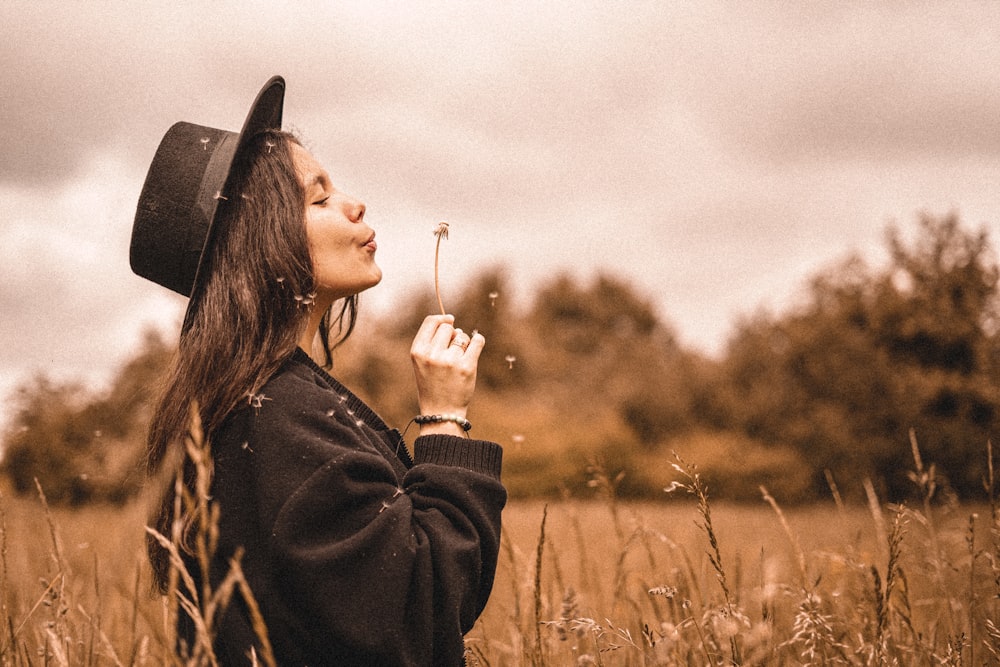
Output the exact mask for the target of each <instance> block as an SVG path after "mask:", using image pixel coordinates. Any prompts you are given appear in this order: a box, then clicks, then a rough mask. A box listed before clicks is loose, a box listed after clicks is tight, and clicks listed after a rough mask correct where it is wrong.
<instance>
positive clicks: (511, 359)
mask: <svg viewBox="0 0 1000 667" xmlns="http://www.w3.org/2000/svg"><path fill="white" fill-rule="evenodd" d="M503 360H504V361H506V362H507V368H511V369H512V368H514V362H515V361H517V357H515V356H514V355H513V354H508V355H507V356H506V357H504V358H503Z"/></svg>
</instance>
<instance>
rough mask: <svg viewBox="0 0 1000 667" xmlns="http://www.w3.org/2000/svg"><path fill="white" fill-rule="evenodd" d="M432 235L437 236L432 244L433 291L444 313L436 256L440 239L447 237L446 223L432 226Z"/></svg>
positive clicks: (438, 252)
mask: <svg viewBox="0 0 1000 667" xmlns="http://www.w3.org/2000/svg"><path fill="white" fill-rule="evenodd" d="M434 236H436V237H437V244H436V245H435V246H434V293H435V294H436V295H437V300H438V307H439V308H440V309H441V314H442V315H444V314H445V311H444V303H443V302H442V301H441V283H440V281H439V280H438V258H439V257H440V255H441V239H446V238H448V223H447V222H439V223H438V225H437V227H435V228H434Z"/></svg>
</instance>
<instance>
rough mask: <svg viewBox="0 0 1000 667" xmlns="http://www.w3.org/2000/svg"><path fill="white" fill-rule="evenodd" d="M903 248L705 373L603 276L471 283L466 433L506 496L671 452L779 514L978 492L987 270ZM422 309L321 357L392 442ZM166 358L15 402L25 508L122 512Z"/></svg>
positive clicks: (978, 238) (663, 468)
mask: <svg viewBox="0 0 1000 667" xmlns="http://www.w3.org/2000/svg"><path fill="white" fill-rule="evenodd" d="M910 236H911V237H912V239H910V240H907V239H906V238H905V237H904V234H903V233H902V231H901V230H900V229H899V228H898V227H896V226H889V227H888V228H887V229H886V241H885V242H886V249H887V250H888V257H889V259H888V261H887V263H886V264H885V265H884V266H870V265H869V264H867V263H866V262H864V261H863V260H862V259H861V258H860V257H857V256H853V257H850V258H847V259H845V260H843V261H842V262H840V263H839V264H837V265H835V266H833V267H832V268H829V269H827V270H825V271H822V272H820V273H818V274H817V275H815V276H813V277H812V278H810V279H809V280H808V281H807V282H806V284H805V285H804V286H803V288H802V294H801V298H800V299H799V301H798V302H797V304H796V305H794V306H791V307H788V308H787V309H786V310H784V311H782V312H768V311H757V312H753V313H749V314H746V315H745V316H744V317H743V318H742V319H740V320H739V321H738V322H736V323H735V324H734V327H733V330H732V332H731V334H730V337H729V340H728V343H727V344H726V346H725V348H724V350H723V351H722V353H721V354H719V355H718V357H717V358H713V357H707V356H705V355H703V354H701V353H699V352H697V351H694V350H691V349H687V348H685V347H684V346H683V345H681V344H680V343H679V342H678V339H677V337H676V336H675V334H674V332H673V329H672V327H671V325H670V323H669V322H667V321H665V320H664V319H663V318H662V317H661V316H660V315H659V314H658V313H657V311H656V308H655V306H654V305H653V302H652V301H651V299H650V298H649V297H648V296H646V295H643V294H641V293H640V292H639V291H637V290H636V289H635V288H634V287H633V286H632V285H630V284H629V283H628V282H627V281H624V280H622V279H620V278H618V277H616V276H613V275H609V274H598V275H596V276H594V277H593V278H592V279H589V280H579V279H576V278H574V277H572V276H570V275H568V274H559V275H555V276H553V277H552V278H551V279H549V280H548V281H546V282H545V283H543V284H540V285H539V286H537V288H536V290H535V293H534V294H533V295H531V298H530V303H527V304H518V303H513V300H512V299H510V298H507V295H508V294H509V293H510V292H511V290H510V289H509V276H508V275H507V274H506V272H505V270H504V269H503V267H492V268H487V269H485V270H483V271H482V272H480V273H479V274H478V275H477V276H475V277H474V279H473V280H472V281H471V282H470V283H469V284H468V285H467V287H466V288H465V289H464V291H463V292H462V293H461V294H459V295H458V296H457V297H456V299H455V302H454V304H449V309H450V310H452V312H454V313H455V314H456V317H457V319H458V321H459V322H461V323H462V324H463V326H465V327H466V328H472V327H475V328H477V329H478V330H479V331H482V332H483V333H484V335H485V336H486V337H487V340H488V344H487V349H486V351H485V352H484V355H483V357H482V359H481V363H480V371H479V389H478V392H477V397H476V402H475V404H474V410H473V413H472V414H471V415H470V418H471V419H472V420H473V422H474V424H475V425H476V430H477V432H479V433H480V434H481V435H482V437H490V438H493V439H496V440H498V441H500V442H501V444H503V445H504V446H505V476H506V483H507V485H508V487H509V488H510V490H511V493H512V495H514V496H520V497H525V496H559V495H567V494H568V495H579V494H584V493H587V492H588V490H589V489H594V488H598V489H599V488H604V487H607V486H608V485H609V484H610V485H613V486H614V487H615V491H616V493H618V494H620V495H622V496H627V497H642V498H661V497H663V492H662V489H663V487H664V486H665V485H666V484H668V483H669V480H670V478H671V466H670V463H671V462H672V461H673V458H674V457H675V456H682V457H683V458H684V460H686V461H689V462H691V463H694V464H696V465H697V466H698V467H699V469H700V470H701V472H702V475H703V477H704V478H705V479H706V480H707V481H708V483H709V484H710V486H711V488H712V492H713V495H715V496H716V497H721V498H732V499H738V500H745V499H750V498H751V497H753V498H759V497H760V491H759V487H760V485H761V484H764V485H765V486H767V488H768V489H769V490H770V491H771V492H772V494H773V495H775V497H777V498H778V499H779V500H783V501H784V502H805V501H811V500H815V499H817V498H822V497H829V496H830V494H831V493H835V494H837V495H838V496H841V497H844V498H862V497H863V493H864V488H865V485H866V484H868V483H869V482H870V483H871V485H873V486H874V487H875V488H876V489H877V490H878V491H879V492H880V493H881V494H882V496H883V497H885V498H889V499H895V500H902V499H905V498H907V497H908V496H909V495H912V494H913V492H914V491H915V484H914V480H915V476H919V475H923V480H924V483H927V482H928V481H929V482H930V483H933V484H936V485H937V486H938V488H940V489H943V490H945V491H947V492H948V493H946V494H945V495H948V494H951V495H953V496H954V497H957V498H962V499H978V498H982V497H984V495H986V494H987V493H992V478H991V475H992V464H991V462H990V460H989V454H988V452H989V451H990V449H989V446H988V443H989V442H990V441H991V439H993V440H995V439H996V435H997V433H998V432H1000V429H998V427H1000V307H998V303H1000V297H998V263H997V257H996V254H995V251H994V250H993V248H992V247H991V245H990V239H989V235H988V233H987V231H986V230H985V229H980V230H969V229H966V228H965V227H963V226H962V224H961V223H960V220H959V219H958V217H957V216H956V215H946V216H930V215H922V216H920V217H919V218H918V220H917V221H916V224H915V226H914V229H913V234H911V235H910ZM452 305H453V308H452ZM435 306H436V301H435V299H434V296H433V294H431V293H430V292H426V293H418V294H414V295H412V296H410V297H409V298H406V299H403V300H401V301H400V303H399V304H398V306H397V308H396V309H395V310H394V311H393V312H392V313H391V315H386V316H382V317H379V318H368V319H367V320H363V321H362V322H361V323H360V324H359V329H358V330H359V332H361V333H359V334H355V335H354V336H353V337H352V338H351V339H349V340H348V341H347V342H346V343H345V344H344V345H343V346H342V347H341V348H340V349H339V350H338V353H337V354H336V355H335V366H334V370H333V373H334V375H335V376H337V377H338V378H340V379H341V380H342V381H344V382H345V383H346V384H347V385H348V386H351V387H352V388H355V390H356V391H357V392H358V393H359V394H360V395H361V396H362V397H363V398H365V399H367V400H369V401H371V402H372V403H373V404H374V405H375V406H376V407H377V408H378V409H379V410H380V412H382V413H383V416H384V417H385V418H386V420H387V421H388V422H389V423H391V424H394V425H398V426H399V427H400V428H402V427H404V426H405V424H406V423H407V422H408V420H409V419H410V417H411V416H412V415H413V414H415V411H416V405H415V403H414V397H413V395H414V390H413V381H412V374H411V371H410V369H409V358H408V349H409V344H410V340H411V337H412V334H413V332H414V331H415V330H416V327H417V325H418V324H419V322H420V321H421V320H422V319H423V317H424V316H425V315H426V314H427V313H429V312H433V311H434V310H435V309H436V308H435ZM171 353H172V346H171V344H170V343H167V342H165V341H164V340H163V338H162V337H161V336H160V335H158V334H155V333H152V332H151V333H149V334H148V335H147V337H146V339H145V341H144V344H143V346H142V348H141V349H140V351H139V352H138V353H137V354H136V356H135V357H134V358H133V359H131V360H130V361H129V362H128V363H127V364H125V365H124V366H123V367H122V368H121V370H120V371H119V373H118V375H117V377H116V379H115V381H114V382H113V383H112V384H111V387H110V389H108V390H107V391H104V392H97V393H88V392H86V391H83V390H82V389H81V388H80V387H79V386H75V385H73V384H60V383H55V382H52V381H50V380H48V379H46V378H44V377H39V378H35V379H34V380H32V381H31V382H29V383H26V384H25V385H24V386H22V387H21V388H20V389H19V390H18V393H17V395H16V396H15V400H16V405H17V409H16V414H15V417H14V419H13V420H12V421H11V423H10V425H9V426H8V428H7V430H6V432H5V434H4V436H3V445H4V458H3V462H2V472H3V474H4V475H6V476H7V477H9V478H10V480H11V481H12V483H13V486H14V489H15V490H17V491H18V492H34V489H35V486H34V480H35V479H36V478H37V479H38V481H39V483H40V484H41V485H42V486H43V488H44V489H45V491H46V494H47V496H48V498H49V500H50V501H53V502H65V503H71V504H72V503H83V502H89V501H93V500H109V501H115V502H119V501H122V500H125V499H127V498H129V497H131V496H132V495H133V494H134V493H135V492H136V491H137V490H138V488H140V486H141V474H140V473H139V470H140V462H141V459H142V442H143V432H144V429H145V425H146V423H147V420H148V417H149V411H150V409H151V405H152V400H153V398H154V395H155V391H156V380H155V378H156V377H157V375H158V374H159V372H160V370H161V369H162V368H163V367H164V366H165V365H166V363H167V362H168V360H169V358H170V355H171ZM408 435H409V439H411V440H412V435H413V433H412V432H411V433H409V434H408Z"/></svg>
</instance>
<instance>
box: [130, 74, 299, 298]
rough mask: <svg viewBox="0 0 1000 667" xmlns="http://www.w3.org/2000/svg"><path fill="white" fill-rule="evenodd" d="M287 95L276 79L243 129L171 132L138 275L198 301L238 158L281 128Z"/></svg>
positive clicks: (135, 266) (142, 231) (156, 172)
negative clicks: (249, 145) (222, 202)
mask: <svg viewBox="0 0 1000 667" xmlns="http://www.w3.org/2000/svg"><path fill="white" fill-rule="evenodd" d="M284 100H285V80H284V79H283V78H281V77H280V76H275V77H272V78H271V80H270V81H268V82H267V83H266V84H264V87H263V88H261V90H260V92H259V93H258V94H257V99H255V100H254V102H253V106H251V107H250V111H249V113H248V114H247V117H246V120H245V121H244V123H243V129H242V130H241V131H240V133H239V134H236V133H235V132H229V131H226V130H217V129H215V128H212V127H204V126H201V125H195V124H193V123H186V122H183V121H182V122H179V123H175V124H174V125H173V126H172V127H171V128H170V129H169V130H167V133H166V134H165V135H164V137H163V140H162V141H160V146H159V148H157V149H156V154H155V155H154V156H153V162H152V163H151V164H150V165H149V172H148V173H147V174H146V182H145V184H144V185H143V186H142V193H141V194H140V195H139V205H138V208H137V210H136V213H135V222H134V223H133V225H132V242H131V246H130V248H129V263H130V264H131V265H132V270H133V271H134V272H135V273H137V274H138V275H140V276H142V277H143V278H148V279H149V280H152V281H153V282H155V283H157V284H160V285H162V286H164V287H167V288H169V289H172V290H173V291H175V292H177V293H178V294H181V295H183V296H186V297H190V298H191V302H193V301H194V299H195V296H196V295H197V291H198V289H199V287H200V285H201V284H202V282H203V281H204V276H203V275H202V274H203V273H204V270H205V257H206V256H207V254H208V249H209V248H210V247H211V244H212V230H213V228H214V226H215V221H216V217H217V215H218V213H219V201H220V200H221V199H223V198H225V197H226V194H225V193H226V192H227V191H228V189H227V184H228V181H229V178H230V170H231V168H232V165H233V162H234V161H235V158H236V156H237V154H238V153H239V152H240V151H241V150H242V149H243V147H244V146H245V145H246V143H247V142H248V141H249V140H250V139H251V138H252V137H253V136H254V135H256V134H257V133H259V132H262V131H264V130H271V129H280V128H281V113H282V107H283V104H284ZM188 309H189V311H190V304H189V308H188Z"/></svg>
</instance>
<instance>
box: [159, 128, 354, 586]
mask: <svg viewBox="0 0 1000 667" xmlns="http://www.w3.org/2000/svg"><path fill="white" fill-rule="evenodd" d="M293 143H295V144H298V143H299V141H298V139H296V138H295V137H294V136H293V135H291V134H289V133H286V132H281V131H277V130H269V131H266V132H262V133H260V134H258V135H256V136H254V137H253V138H252V139H251V140H250V141H249V142H248V144H247V145H246V147H245V149H241V151H240V153H239V154H237V156H236V160H235V161H234V164H233V168H232V171H231V179H230V181H229V182H228V184H227V192H224V193H220V194H222V195H223V197H224V199H222V201H221V202H220V206H221V214H220V216H219V218H218V219H217V220H216V223H215V229H214V230H213V238H212V241H211V244H210V248H209V250H208V254H207V256H206V258H205V264H204V266H203V267H202V269H201V275H202V277H201V278H200V280H199V282H200V287H199V289H198V292H197V295H196V297H195V298H194V300H193V302H192V303H191V305H190V307H189V309H188V313H187V317H186V318H185V322H184V328H183V330H182V332H181V339H180V345H179V346H178V351H177V355H176V357H175V360H174V363H173V366H172V368H171V370H170V372H169V374H168V376H167V379H166V385H165V387H164V391H163V394H162V397H161V399H160V403H159V405H158V407H157V409H156V411H155V413H154V415H153V418H152V421H151V423H150V429H149V436H148V440H147V462H146V471H147V475H148V476H149V477H150V478H151V479H154V478H156V477H158V476H159V477H162V475H158V474H157V473H160V472H161V468H163V467H164V465H165V462H166V461H168V460H170V461H178V462H179V461H183V464H179V465H180V466H181V469H182V470H183V475H182V476H183V481H184V484H185V486H186V487H187V488H188V490H189V491H190V492H191V493H194V492H195V490H194V479H195V471H194V469H193V465H192V463H191V461H190V460H188V458H187V457H186V456H184V448H185V446H184V442H185V439H186V438H187V437H188V436H189V432H190V429H191V419H192V414H195V415H196V416H197V417H198V418H199V419H200V422H201V425H200V430H201V431H202V432H203V433H204V435H205V437H206V438H208V439H209V440H210V439H211V436H212V434H213V432H214V431H215V430H216V429H217V428H218V427H219V426H220V425H221V424H222V421H223V420H224V419H225V417H226V416H227V415H228V414H229V413H230V412H231V411H232V410H233V409H235V408H238V407H239V406H240V404H241V403H242V404H246V403H247V402H248V400H249V399H251V398H252V396H253V395H254V394H255V393H256V392H257V391H258V390H259V389H260V387H261V386H262V385H263V384H264V383H265V382H266V381H267V380H268V378H270V377H271V375H273V374H274V372H275V371H277V370H278V368H279V367H280V365H281V364H282V362H283V361H284V360H285V359H286V358H287V357H288V356H289V355H291V354H292V352H293V351H294V350H295V348H296V347H297V345H298V341H299V337H300V336H301V334H302V331H303V330H304V327H305V325H306V322H307V319H308V317H309V308H310V304H311V299H310V298H309V296H310V293H311V292H312V291H313V265H312V260H311V258H310V255H309V244H308V241H307V238H306V230H305V221H304V210H305V192H304V190H303V187H302V184H301V183H300V181H299V177H298V175H297V172H296V170H295V164H294V162H293V160H292V151H291V145H292V144H293ZM331 312H332V309H331V310H328V311H327V312H326V313H325V314H324V316H323V321H322V323H321V325H320V335H321V337H322V340H323V348H324V350H326V361H327V364H328V365H329V364H330V363H331V362H332V357H331V352H330V350H331V343H330V329H331V323H333V324H336V325H337V327H338V341H337V342H338V343H339V342H342V341H343V340H344V339H346V338H347V336H349V335H350V333H351V331H352V330H353V328H354V323H355V318H356V316H357V295H355V296H353V297H349V298H347V299H345V300H344V301H343V302H342V305H341V308H340V311H339V314H338V315H337V316H336V317H335V318H333V317H332V315H331ZM169 472H173V471H169ZM173 495H174V494H173V493H172V490H167V491H166V492H165V493H164V494H163V498H162V502H161V504H160V508H159V511H158V513H157V515H156V517H155V520H154V522H153V523H154V527H155V528H156V530H157V531H158V532H159V533H160V534H161V535H164V536H166V537H169V536H170V534H171V529H170V527H171V525H172V523H173V520H174V518H175V517H174V516H173V515H174V510H173V507H174V498H173ZM181 511H182V513H184V510H183V509H182V510H181ZM180 518H181V519H182V521H183V522H184V525H185V528H186V529H185V532H184V535H185V538H184V539H182V543H181V544H180V545H179V548H181V549H182V550H183V551H186V552H187V553H189V554H190V553H191V545H190V543H189V539H188V538H189V536H190V533H191V529H192V521H193V519H194V517H192V516H183V517H180ZM148 546H149V556H150V561H151V562H152V565H153V571H154V574H155V575H156V579H157V582H158V584H159V586H160V587H161V589H162V588H163V587H165V586H166V582H167V579H168V575H169V569H170V563H169V558H168V554H167V552H166V551H165V550H164V549H163V548H162V547H161V546H160V545H159V544H158V543H157V542H156V541H155V539H153V538H150V540H149V541H148Z"/></svg>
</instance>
